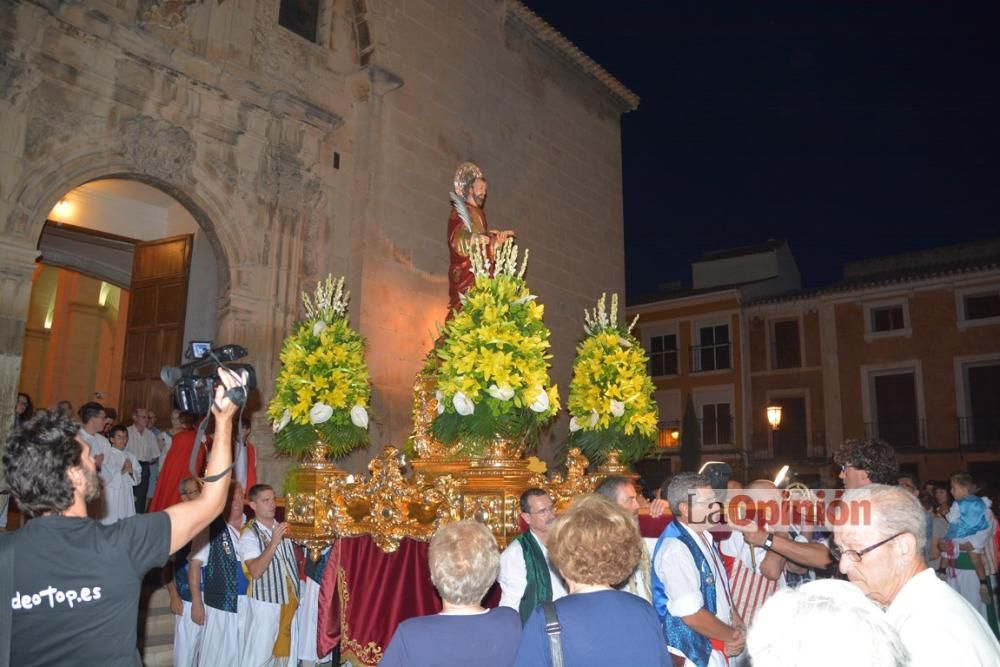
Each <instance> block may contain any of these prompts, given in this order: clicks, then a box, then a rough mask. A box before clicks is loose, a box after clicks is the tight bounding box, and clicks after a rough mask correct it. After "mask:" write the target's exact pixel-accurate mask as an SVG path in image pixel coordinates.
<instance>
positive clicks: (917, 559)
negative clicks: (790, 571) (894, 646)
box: [833, 484, 1000, 666]
mask: <svg viewBox="0 0 1000 667" xmlns="http://www.w3.org/2000/svg"><path fill="white" fill-rule="evenodd" d="M833 523H834V540H835V547H834V549H833V552H834V556H835V557H837V558H839V561H840V571H841V572H842V573H844V574H846V575H847V578H848V579H849V580H850V581H851V583H853V584H854V585H855V586H857V587H858V588H859V589H861V592H862V593H864V594H865V595H867V596H868V598H869V599H870V600H872V601H873V602H874V603H875V604H877V605H879V606H880V607H882V608H884V609H885V610H886V618H887V620H888V621H889V624H890V625H891V626H892V627H893V628H895V630H896V632H898V633H899V637H900V639H901V640H902V642H903V645H904V646H906V647H907V649H908V650H909V652H910V656H911V661H910V664H911V665H914V666H919V665H928V666H929V665H963V666H964V665H984V666H985V665H991V666H992V665H1000V644H998V643H997V640H996V637H994V636H993V633H992V632H991V631H990V628H989V626H988V625H987V624H986V619H984V618H983V617H982V616H981V615H980V614H979V613H978V612H977V611H976V610H975V609H973V608H972V606H971V605H969V603H968V602H966V600H965V599H964V598H962V596H961V595H959V594H958V593H956V592H955V591H954V590H952V588H951V587H949V586H948V585H947V584H945V583H944V582H942V581H941V580H940V579H938V578H937V576H936V575H935V573H934V570H932V569H930V568H929V567H927V562H926V561H925V560H924V542H925V541H926V539H927V537H926V522H925V515H924V510H923V508H922V507H921V506H920V501H918V500H917V499H916V498H914V497H913V494H911V493H909V492H908V491H906V490H905V489H901V488H899V487H898V486H886V485H882V484H872V485H869V486H867V487H865V488H863V489H853V490H849V491H847V493H845V494H844V497H843V505H842V506H841V511H840V513H839V514H838V515H837V516H836V517H835V520H834V522H833Z"/></svg>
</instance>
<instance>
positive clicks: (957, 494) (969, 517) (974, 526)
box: [942, 473, 992, 594]
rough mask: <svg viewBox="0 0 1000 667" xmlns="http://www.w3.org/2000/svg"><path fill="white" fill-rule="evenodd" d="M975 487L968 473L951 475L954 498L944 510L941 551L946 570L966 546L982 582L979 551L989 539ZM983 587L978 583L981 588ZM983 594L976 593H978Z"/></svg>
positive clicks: (981, 501)
mask: <svg viewBox="0 0 1000 667" xmlns="http://www.w3.org/2000/svg"><path fill="white" fill-rule="evenodd" d="M977 490H978V488H977V487H976V483H975V482H974V481H973V479H972V476H971V475H969V474H968V473H956V474H954V475H952V476H951V495H952V497H953V498H954V499H955V502H954V503H953V504H952V506H951V509H950V510H949V511H948V532H947V533H945V536H944V540H943V541H944V542H945V544H944V547H943V548H942V551H943V552H944V553H943V555H942V558H944V555H945V554H946V555H947V559H948V561H949V562H948V564H947V566H948V567H952V566H953V564H954V560H955V559H956V558H957V557H958V553H959V551H960V550H961V546H962V545H963V544H969V546H970V547H971V550H970V551H969V558H970V559H971V560H972V564H973V566H974V567H975V569H976V576H978V577H979V581H980V582H985V581H986V565H985V562H984V559H983V552H984V550H985V548H986V543H987V541H988V540H989V539H990V538H991V537H992V531H991V530H990V524H989V521H988V520H987V518H986V513H987V512H989V511H990V508H989V505H988V504H987V501H986V500H984V499H983V498H980V497H979V496H977V495H975V493H976V491H977ZM985 587H986V584H985V583H983V584H982V588H985ZM983 592H984V591H980V593H981V594H982V593H983Z"/></svg>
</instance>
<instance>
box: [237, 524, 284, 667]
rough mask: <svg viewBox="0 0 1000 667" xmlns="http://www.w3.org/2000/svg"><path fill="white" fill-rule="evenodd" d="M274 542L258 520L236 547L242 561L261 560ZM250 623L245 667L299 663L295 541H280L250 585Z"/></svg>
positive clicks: (269, 532)
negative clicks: (258, 575) (268, 560)
mask: <svg viewBox="0 0 1000 667" xmlns="http://www.w3.org/2000/svg"><path fill="white" fill-rule="evenodd" d="M270 541H271V530H270V529H269V528H268V527H267V526H265V525H264V524H262V523H260V522H259V521H257V520H256V519H251V520H250V521H248V522H247V524H246V526H244V527H243V531H242V533H241V534H240V541H239V544H238V547H237V550H238V551H239V555H240V558H242V559H243V562H246V561H248V560H251V559H253V558H257V557H259V556H260V555H261V554H262V553H264V550H265V549H266V548H267V545H268V543H269V542H270ZM248 598H249V601H250V624H249V627H248V629H247V638H246V642H245V644H244V646H243V653H242V662H241V664H242V665H243V666H244V667H262V666H263V665H268V666H269V667H270V666H272V665H273V666H275V667H277V666H278V665H288V667H295V666H296V665H297V664H298V623H297V622H296V620H297V619H296V612H297V611H298V607H299V577H298V565H297V560H296V557H295V551H294V549H293V547H292V541H291V540H289V539H287V538H285V539H283V540H281V543H280V544H279V545H278V548H277V549H275V550H274V556H273V558H271V562H270V563H269V564H268V566H267V569H266V570H264V573H263V574H262V575H261V576H260V578H259V579H254V580H252V581H251V582H250V591H249V593H248Z"/></svg>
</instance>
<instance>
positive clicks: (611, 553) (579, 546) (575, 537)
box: [514, 494, 670, 666]
mask: <svg viewBox="0 0 1000 667" xmlns="http://www.w3.org/2000/svg"><path fill="white" fill-rule="evenodd" d="M547 544H548V549H549V558H550V559H551V560H552V563H553V565H555V566H556V567H557V568H558V569H559V572H560V573H561V574H562V576H563V578H564V579H565V580H566V583H567V584H568V587H569V592H570V594H569V595H568V596H566V597H564V598H560V599H559V600H557V601H556V602H555V603H554V604H555V611H556V615H557V616H558V619H559V624H560V626H561V633H560V644H561V649H562V655H563V657H564V662H565V664H567V665H581V666H585V665H669V664H670V659H669V657H668V654H667V646H666V643H665V641H664V639H663V632H662V630H661V629H660V620H659V618H658V617H657V615H656V612H655V611H653V607H651V606H650V604H649V603H648V602H646V601H645V600H643V599H642V598H640V597H637V596H635V595H632V594H631V593H626V592H624V591H619V590H615V589H614V588H613V586H614V585H615V584H619V583H621V582H623V581H625V580H626V579H628V578H629V576H631V574H632V571H633V570H635V567H636V565H637V564H638V563H639V558H640V556H641V555H642V538H641V537H640V536H639V529H638V526H637V525H636V523H635V521H633V520H632V517H630V516H629V515H628V514H627V513H626V512H625V510H624V509H622V508H621V507H619V506H618V505H616V504H615V503H613V502H611V501H610V500H608V499H606V498H604V497H603V496H600V495H597V494H590V495H586V496H581V497H580V498H578V499H577V500H576V501H575V502H574V503H573V505H572V506H571V507H570V508H569V509H568V510H567V511H566V513H565V514H563V515H562V516H560V517H559V518H558V519H556V521H555V523H554V524H553V526H552V529H551V531H550V532H549V538H548V542H547ZM514 664H515V665H532V666H534V665H551V664H552V656H551V651H550V646H549V637H548V635H547V634H546V619H545V613H544V611H543V608H542V607H541V606H539V607H538V608H536V609H535V611H534V612H532V614H531V616H530V617H529V618H528V622H527V623H526V624H525V626H524V631H523V632H522V634H521V646H520V647H519V648H518V651H517V659H516V660H515V662H514Z"/></svg>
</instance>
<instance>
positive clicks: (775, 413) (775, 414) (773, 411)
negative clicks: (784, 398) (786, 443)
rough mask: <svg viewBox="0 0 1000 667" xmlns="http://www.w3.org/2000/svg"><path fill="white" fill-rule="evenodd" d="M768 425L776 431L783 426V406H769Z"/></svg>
mask: <svg viewBox="0 0 1000 667" xmlns="http://www.w3.org/2000/svg"><path fill="white" fill-rule="evenodd" d="M767 423H768V424H770V425H771V430H772V431H776V430H778V427H779V426H781V406H780V405H769V406H767Z"/></svg>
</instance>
